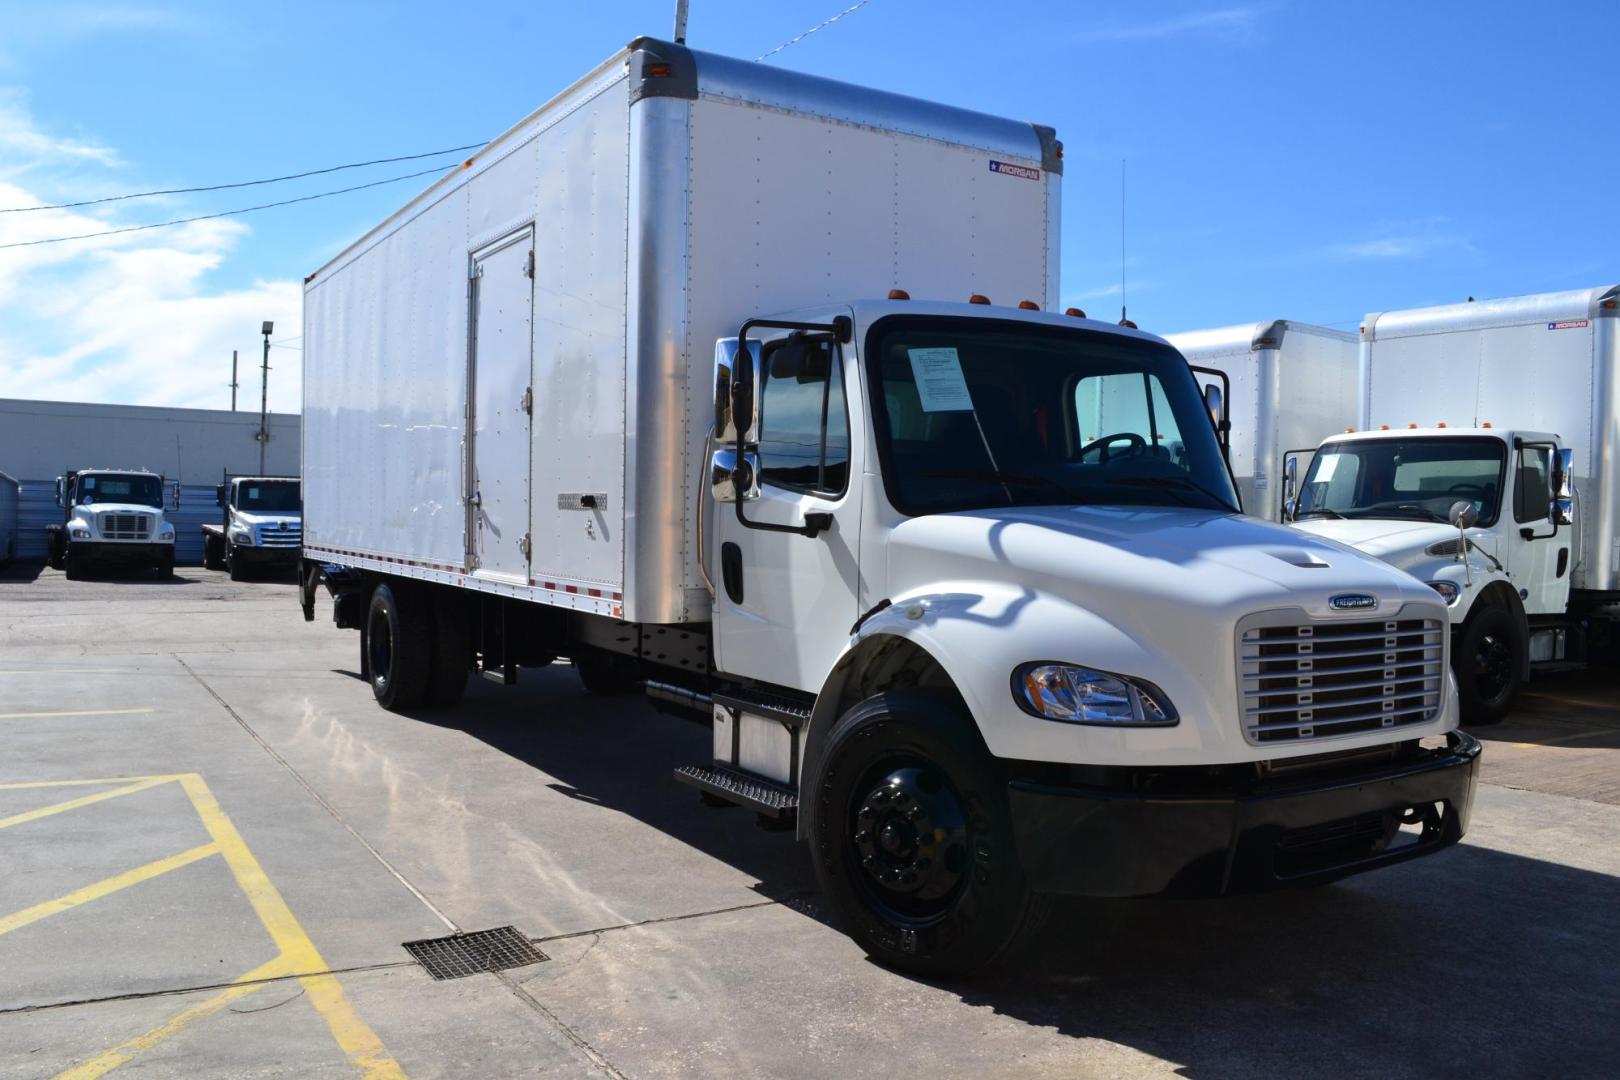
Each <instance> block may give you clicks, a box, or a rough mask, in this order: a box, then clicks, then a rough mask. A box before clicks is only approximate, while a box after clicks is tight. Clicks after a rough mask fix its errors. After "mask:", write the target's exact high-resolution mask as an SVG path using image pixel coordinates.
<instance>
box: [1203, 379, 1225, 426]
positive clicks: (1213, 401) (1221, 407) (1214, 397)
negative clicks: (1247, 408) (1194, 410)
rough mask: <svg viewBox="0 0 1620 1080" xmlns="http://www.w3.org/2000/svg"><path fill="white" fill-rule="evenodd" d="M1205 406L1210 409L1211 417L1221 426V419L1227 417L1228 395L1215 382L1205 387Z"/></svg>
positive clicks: (1216, 424)
mask: <svg viewBox="0 0 1620 1080" xmlns="http://www.w3.org/2000/svg"><path fill="white" fill-rule="evenodd" d="M1204 406H1205V408H1207V409H1209V418H1210V419H1211V420H1213V421H1214V422H1215V426H1216V427H1220V424H1221V421H1222V420H1224V419H1226V397H1225V395H1223V394H1222V393H1221V388H1220V387H1218V386H1216V385H1214V384H1213V383H1212V384H1210V385H1209V386H1206V387H1204Z"/></svg>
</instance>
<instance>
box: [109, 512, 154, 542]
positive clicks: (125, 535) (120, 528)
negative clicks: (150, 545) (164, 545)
mask: <svg viewBox="0 0 1620 1080" xmlns="http://www.w3.org/2000/svg"><path fill="white" fill-rule="evenodd" d="M151 535H152V518H151V516H150V515H149V514H102V515H101V538H102V539H103V540H146V539H149V538H150V537H151Z"/></svg>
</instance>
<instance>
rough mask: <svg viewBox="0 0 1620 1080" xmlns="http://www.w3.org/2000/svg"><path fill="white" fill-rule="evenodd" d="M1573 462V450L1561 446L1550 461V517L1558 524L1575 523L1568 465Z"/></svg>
mask: <svg viewBox="0 0 1620 1080" xmlns="http://www.w3.org/2000/svg"><path fill="white" fill-rule="evenodd" d="M1574 462H1575V451H1573V450H1571V449H1569V448H1568V447H1562V448H1560V449H1559V451H1558V453H1556V454H1554V455H1553V461H1552V476H1551V478H1550V479H1551V487H1552V518H1553V521H1554V522H1556V523H1557V524H1559V525H1573V524H1574V523H1575V492H1574V488H1573V481H1572V480H1571V478H1570V467H1571V466H1572V465H1573V464H1574Z"/></svg>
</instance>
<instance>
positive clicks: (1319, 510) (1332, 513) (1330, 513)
mask: <svg viewBox="0 0 1620 1080" xmlns="http://www.w3.org/2000/svg"><path fill="white" fill-rule="evenodd" d="M1318 514H1320V515H1322V516H1323V517H1330V518H1338V519H1339V520H1341V521H1343V520H1344V515H1343V514H1341V513H1339V512H1338V511H1337V510H1329V509H1328V508H1327V507H1325V506H1317V507H1312V508H1311V509H1309V510H1301V511H1299V513H1297V514H1295V515H1294V520H1295V521H1298V520H1299V519H1300V518H1308V517H1316V516H1317V515H1318Z"/></svg>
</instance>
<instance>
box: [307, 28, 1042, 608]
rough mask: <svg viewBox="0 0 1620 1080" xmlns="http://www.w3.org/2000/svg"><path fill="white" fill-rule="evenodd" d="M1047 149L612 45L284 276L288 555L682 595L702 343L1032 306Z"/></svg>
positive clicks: (706, 59) (617, 595) (701, 62)
mask: <svg viewBox="0 0 1620 1080" xmlns="http://www.w3.org/2000/svg"><path fill="white" fill-rule="evenodd" d="M1060 171H1061V148H1060V147H1059V145H1058V144H1057V142H1056V140H1055V139H1054V138H1053V137H1052V133H1051V130H1050V129H1049V128H1040V127H1037V126H1033V125H1030V124H1027V123H1021V122H1015V121H1010V120H1001V119H996V118H994V117H989V116H985V115H983V114H979V113H974V112H968V111H965V110H961V109H955V108H949V107H945V106H941V105H936V104H931V103H928V102H923V101H918V100H915V99H912V98H905V97H901V96H898V95H892V94H884V93H878V92H875V91H869V90H864V89H860V88H856V87H852V86H848V85H845V84H842V83H837V82H832V81H830V80H825V79H818V78H813V77H809V76H804V75H798V74H794V73H791V72H787V71H783V70H780V69H778V68H774V67H770V66H767V65H764V64H755V63H746V62H742V61H737V60H732V59H728V58H724V57H719V56H713V55H709V54H704V53H696V52H691V51H688V50H686V49H684V48H681V47H679V46H674V45H670V44H668V43H664V42H656V41H650V40H648V39H639V40H638V41H636V42H633V43H632V44H631V46H629V47H628V48H627V49H626V50H624V51H623V52H621V53H619V54H618V55H616V56H615V57H613V58H612V59H610V60H609V61H608V62H607V63H605V64H603V65H602V66H601V67H599V68H597V69H596V70H595V71H593V72H592V73H591V74H589V75H587V76H586V77H585V78H584V79H582V80H580V81H579V82H578V83H576V84H575V85H574V86H572V87H570V88H569V89H568V90H567V91H565V92H564V93H562V94H561V95H559V96H558V97H557V98H555V99H554V100H552V101H551V102H549V103H548V104H546V105H545V106H544V107H542V108H541V109H540V110H538V111H537V112H535V113H534V114H533V115H531V116H529V117H528V118H527V119H525V120H524V121H523V122H522V123H520V124H518V125H517V126H516V127H514V128H513V129H511V130H510V131H508V132H506V133H505V134H503V135H501V136H500V137H498V138H496V139H495V140H494V141H493V142H491V143H490V144H489V145H488V146H487V147H486V148H485V149H483V150H482V151H480V152H479V153H478V154H477V155H475V156H474V157H473V158H472V159H471V160H470V161H468V162H467V163H466V164H465V165H464V166H463V167H462V168H460V169H458V170H456V171H455V172H454V173H453V174H451V175H448V176H446V177H444V178H443V179H441V180H440V181H438V182H437V183H435V184H434V185H433V186H432V187H430V188H429V189H428V190H427V191H425V192H424V193H423V194H421V195H420V196H418V197H417V198H416V199H414V200H413V201H411V202H410V203H409V204H408V205H406V206H405V207H404V208H403V209H401V210H400V211H399V212H398V213H396V214H395V215H393V216H392V217H391V218H389V219H388V220H387V221H385V222H384V223H383V224H381V225H379V226H378V227H377V228H375V229H373V230H372V231H371V232H370V233H368V234H367V235H366V236H365V237H363V238H362V239H361V240H359V241H358V242H356V243H355V244H354V245H353V246H352V247H350V248H349V249H348V250H347V251H345V252H344V253H343V254H341V255H339V256H338V257H337V258H335V259H334V260H332V262H330V263H328V264H327V265H326V266H325V267H323V268H322V269H321V270H319V271H317V272H316V273H315V274H313V275H311V277H310V279H309V280H308V282H307V283H306V286H305V302H304V436H303V440H304V442H303V460H304V529H305V533H304V537H305V539H304V544H305V549H306V551H305V553H306V555H307V556H308V557H310V558H319V559H323V560H327V561H330V562H335V563H342V564H345V565H351V566H358V567H362V568H369V569H374V570H380V571H384V572H391V573H397V574H404V575H408V576H415V577H422V578H429V579H432V580H439V581H444V582H448V583H451V584H459V585H463V586H466V587H471V588H477V589H483V590H486V591H492V592H498V593H501V594H504V595H510V596H520V597H525V598H529V599H533V600H537V601H541V602H546V603H553V604H558V605H563V606H566V607H571V608H575V609H578V610H585V611H592V612H596V613H598V614H602V615H608V616H614V617H621V618H624V619H626V620H631V621H639V622H683V621H693V620H701V619H705V618H707V616H708V603H709V597H708V593H707V590H706V589H705V588H704V587H703V585H702V579H701V577H700V572H699V569H698V564H697V550H696V544H695V539H694V536H693V523H694V518H695V511H696V508H697V499H698V497H699V493H700V491H702V490H704V489H703V488H702V487H700V484H701V482H702V481H701V478H700V476H699V470H700V468H702V467H703V465H704V462H703V447H704V442H705V437H706V433H707V431H708V428H709V425H710V423H711V418H712V413H713V407H712V387H711V381H712V380H711V367H712V357H713V350H714V342H715V339H716V338H720V337H726V336H731V335H734V334H735V333H736V332H737V329H738V327H739V326H740V324H741V323H742V321H743V320H744V319H747V318H750V317H755V316H759V317H768V316H771V315H776V314H781V313H784V312H786V311H789V310H791V309H794V308H798V307H803V306H807V305H812V304H824V303H826V302H829V301H834V302H836V301H843V300H852V299H857V298H866V297H873V296H876V297H883V296H886V295H887V294H888V291H889V290H890V289H891V288H903V289H906V290H908V291H909V292H910V293H911V295H913V296H915V297H917V298H918V299H924V298H940V299H951V300H963V299H966V298H967V296H968V295H969V294H971V293H983V294H986V295H989V296H991V297H992V298H994V299H995V300H996V301H997V302H999V303H1017V302H1018V301H1019V300H1021V299H1030V300H1034V301H1037V302H1040V303H1042V304H1044V305H1045V306H1048V307H1050V306H1051V305H1052V304H1054V303H1055V302H1056V300H1057V296H1058V268H1057V236H1058V206H1059V186H1060V181H1059V176H1058V173H1059V172H1060ZM530 252H532V253H533V254H532V262H531V255H530ZM526 392H527V395H528V398H527V404H528V408H529V409H531V410H532V416H531V414H530V413H529V412H526V411H525V393H526ZM469 416H470V417H471V421H470V423H471V433H472V435H471V438H470V439H469V438H468V430H469Z"/></svg>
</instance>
